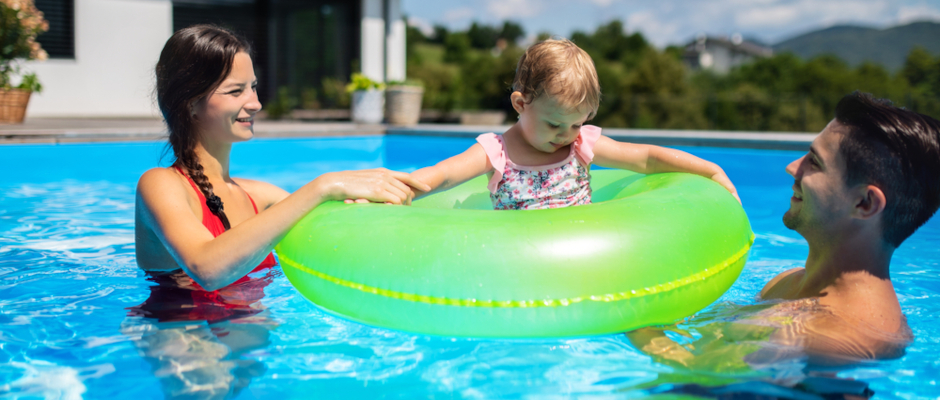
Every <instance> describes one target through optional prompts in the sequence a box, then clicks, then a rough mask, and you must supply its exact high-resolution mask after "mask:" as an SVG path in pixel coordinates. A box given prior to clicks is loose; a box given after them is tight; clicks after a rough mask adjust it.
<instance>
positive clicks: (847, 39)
mask: <svg viewBox="0 0 940 400" xmlns="http://www.w3.org/2000/svg"><path fill="white" fill-rule="evenodd" d="M914 46H922V47H924V48H925V49H927V51H928V52H930V53H931V54H934V55H940V23H936V22H914V23H910V24H907V25H901V26H895V27H891V28H886V29H877V28H869V27H863V26H852V25H842V26H833V27H831V28H826V29H822V30H818V31H815V32H810V33H807V34H803V35H800V36H797V37H794V38H792V39H787V40H784V41H782V42H780V43H777V44H775V45H774V46H773V49H774V52H775V53H782V52H786V51H791V52H793V53H795V54H797V55H799V56H800V57H803V58H804V59H809V58H812V57H814V56H818V55H821V54H825V53H831V54H835V55H837V56H839V57H840V58H842V59H843V60H845V61H846V62H848V63H849V65H852V66H857V65H859V64H861V63H862V62H864V61H872V62H875V63H878V64H881V65H883V66H884V67H885V68H887V69H888V70H890V71H897V70H899V69H901V67H902V66H903V65H904V59H905V58H906V57H907V53H909V52H910V51H911V49H912V48H914Z"/></svg>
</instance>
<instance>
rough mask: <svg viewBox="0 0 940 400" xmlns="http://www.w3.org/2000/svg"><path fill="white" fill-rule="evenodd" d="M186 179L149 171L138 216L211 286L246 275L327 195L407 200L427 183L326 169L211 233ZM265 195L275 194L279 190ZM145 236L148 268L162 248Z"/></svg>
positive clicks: (404, 177) (139, 195) (394, 174)
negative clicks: (153, 246) (150, 245)
mask: <svg viewBox="0 0 940 400" xmlns="http://www.w3.org/2000/svg"><path fill="white" fill-rule="evenodd" d="M185 183H186V182H183V181H182V180H181V179H180V177H179V176H178V175H177V174H176V173H175V172H173V171H171V170H169V169H162V168H157V169H152V170H150V171H147V172H146V173H144V175H143V176H141V178H140V181H139V182H138V185H137V208H138V215H137V217H138V220H137V222H138V223H139V224H144V225H145V226H146V227H147V228H149V230H150V231H152V232H153V234H154V235H155V236H156V238H157V239H158V240H159V242H160V244H162V245H163V247H164V248H165V249H166V251H167V252H168V253H169V254H170V256H172V257H173V259H174V260H175V261H176V263H177V264H179V265H180V266H181V267H182V268H183V270H184V271H186V273H187V274H188V275H189V276H190V277H191V278H193V280H195V281H196V282H197V283H198V284H199V285H200V286H202V287H203V288H204V289H206V290H215V289H218V288H221V287H224V286H226V285H228V284H230V283H232V282H234V281H235V280H237V279H238V278H241V277H242V276H245V274H247V273H248V272H250V271H251V270H252V269H253V268H254V267H256V266H257V265H258V264H259V263H260V262H261V261H262V260H263V259H264V258H265V257H266V256H267V254H268V253H269V252H270V251H271V249H273V248H274V245H275V244H277V243H278V242H279V241H280V240H281V239H282V238H283V237H284V235H285V234H286V233H287V231H288V230H290V228H291V227H292V226H294V224H295V223H297V221H299V220H300V219H301V218H303V216H305V215H306V214H307V213H309V212H310V211H311V210H313V209H314V208H316V207H317V206H318V205H320V204H321V203H323V202H325V201H329V200H343V199H346V198H364V199H368V200H371V201H376V202H388V203H393V204H402V203H405V202H408V201H410V199H411V197H413V191H412V189H411V187H409V185H412V186H414V187H418V188H427V186H426V185H424V184H422V183H421V182H418V181H417V180H415V179H414V178H412V177H411V176H410V175H408V174H405V173H402V172H394V171H388V170H385V169H379V170H368V171H344V172H332V173H327V174H323V175H321V176H320V177H318V178H316V179H314V180H313V181H312V182H310V183H308V184H306V185H304V186H303V187H301V188H300V189H299V190H297V191H296V192H294V193H293V194H291V195H289V196H286V197H284V198H283V199H282V200H280V201H278V202H277V203H276V204H273V205H271V206H270V207H268V208H267V209H264V210H263V211H260V212H259V213H258V214H257V215H255V216H253V217H251V218H249V219H247V220H245V221H244V222H242V223H240V224H238V225H236V226H234V227H232V229H229V230H228V231H226V232H224V233H222V234H221V235H219V236H218V237H212V234H211V233H209V231H207V230H206V229H205V227H204V226H203V225H202V222H201V221H200V220H199V219H198V218H197V216H196V214H195V213H194V212H193V209H192V207H191V206H190V205H189V200H188V199H189V194H188V193H187V189H188V188H187V187H186V185H184V184H185ZM428 190H430V188H428ZM255 193H257V192H255ZM265 196H266V197H267V196H273V197H274V198H276V197H277V193H273V192H272V193H267V194H265ZM259 200H260V199H259ZM268 201H270V200H266V202H268ZM260 208H263V207H259V209H260ZM140 231H141V230H138V236H140ZM138 239H139V240H140V239H142V238H140V237H138ZM145 242H146V241H144V243H143V248H142V246H141V242H140V241H139V242H138V249H137V255H138V264H141V267H142V268H145V269H147V267H146V264H147V262H148V261H147V260H142V258H145V257H148V256H152V255H154V254H158V253H157V252H156V251H154V250H153V249H147V248H146V246H147V245H146V243H145Z"/></svg>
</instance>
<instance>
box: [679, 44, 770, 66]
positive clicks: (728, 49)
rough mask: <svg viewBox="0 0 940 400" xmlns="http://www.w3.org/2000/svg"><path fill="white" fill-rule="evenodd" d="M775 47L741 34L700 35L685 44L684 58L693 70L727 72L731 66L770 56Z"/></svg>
mask: <svg viewBox="0 0 940 400" xmlns="http://www.w3.org/2000/svg"><path fill="white" fill-rule="evenodd" d="M773 53H774V52H773V49H771V48H770V47H766V46H762V45H760V44H757V43H754V42H752V41H748V40H744V39H743V38H742V37H741V35H740V34H734V35H732V36H731V37H730V38H726V37H714V36H705V35H700V36H699V37H697V38H696V39H695V40H694V41H692V42H691V43H689V44H688V45H686V46H685V53H684V54H683V60H684V61H685V64H686V65H688V66H689V68H691V69H693V70H700V69H705V70H711V71H714V72H715V73H718V74H727V73H728V71H731V68H734V67H737V66H739V65H741V64H746V63H748V62H751V61H753V60H754V59H756V58H763V57H770V56H772V55H773Z"/></svg>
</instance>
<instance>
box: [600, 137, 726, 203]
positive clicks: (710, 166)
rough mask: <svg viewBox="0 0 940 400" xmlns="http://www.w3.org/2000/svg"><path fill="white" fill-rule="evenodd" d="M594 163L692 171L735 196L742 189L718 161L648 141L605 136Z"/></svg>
mask: <svg viewBox="0 0 940 400" xmlns="http://www.w3.org/2000/svg"><path fill="white" fill-rule="evenodd" d="M594 163H595V164H597V165H600V166H602V167H608V168H619V169H628V170H631V171H634V172H639V173H642V174H655V173H661V172H688V173H692V174H696V175H701V176H704V177H706V178H709V179H711V180H713V181H715V182H718V183H719V184H721V186H724V188H725V189H728V191H729V192H731V194H733V195H734V198H736V199H738V202H740V201H741V199H740V198H739V197H738V191H737V189H735V188H734V184H732V183H731V180H730V179H728V176H727V175H725V171H724V170H722V169H721V167H719V166H718V165H717V164H715V163H713V162H709V161H705V160H703V159H701V158H698V157H696V156H693V155H691V154H689V153H686V152H684V151H681V150H676V149H670V148H666V147H660V146H653V145H648V144H636V143H626V142H618V141H616V140H613V139H611V138H609V137H607V136H601V137H600V139H598V140H597V144H595V145H594Z"/></svg>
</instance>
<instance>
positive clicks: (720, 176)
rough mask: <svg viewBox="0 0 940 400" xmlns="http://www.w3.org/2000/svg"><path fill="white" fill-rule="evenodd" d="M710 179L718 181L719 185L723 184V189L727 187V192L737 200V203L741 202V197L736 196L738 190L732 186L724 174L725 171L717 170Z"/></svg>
mask: <svg viewBox="0 0 940 400" xmlns="http://www.w3.org/2000/svg"><path fill="white" fill-rule="evenodd" d="M711 179H712V180H713V181H715V182H718V184H720V185H721V186H724V188H725V189H728V191H729V192H731V194H732V195H733V196H734V198H735V199H737V200H738V204H741V198H740V197H738V190H737V189H735V188H734V184H732V183H731V179H728V175H725V171H723V170H722V171H719V172H718V173H716V174H714V175H712V176H711Z"/></svg>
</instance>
